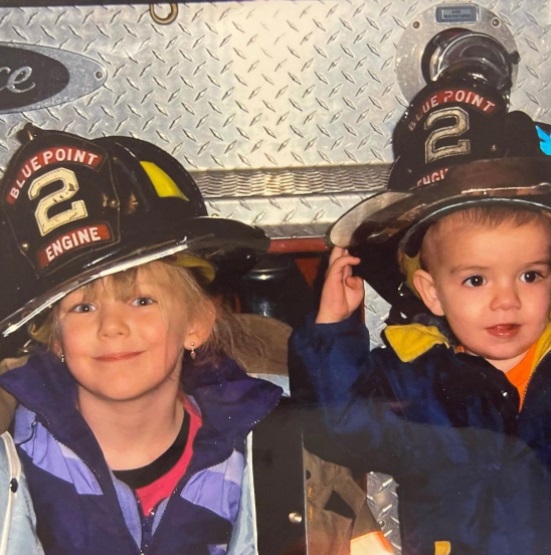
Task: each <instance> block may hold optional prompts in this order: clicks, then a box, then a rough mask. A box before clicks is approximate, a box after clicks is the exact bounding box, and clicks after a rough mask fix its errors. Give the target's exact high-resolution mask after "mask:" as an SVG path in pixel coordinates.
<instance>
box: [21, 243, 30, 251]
mask: <svg viewBox="0 0 551 555" xmlns="http://www.w3.org/2000/svg"><path fill="white" fill-rule="evenodd" d="M29 248H30V246H29V243H21V249H22V250H24V251H28V250H29Z"/></svg>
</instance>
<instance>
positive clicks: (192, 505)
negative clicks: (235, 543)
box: [0, 354, 281, 555]
mask: <svg viewBox="0 0 551 555" xmlns="http://www.w3.org/2000/svg"><path fill="white" fill-rule="evenodd" d="M182 379H183V382H184V388H185V390H186V392H187V393H188V395H189V397H190V399H191V401H192V402H194V403H195V404H196V405H197V407H198V408H199V410H200V412H201V416H202V421H203V423H202V427H201V428H200V429H199V431H198V433H197V436H196V438H195V442H194V451H193V456H192V459H191V461H190V464H189V468H188V470H187V473H186V474H185V476H184V477H183V478H182V479H181V480H180V483H179V484H178V486H177V488H176V490H175V491H174V492H173V494H172V495H171V497H169V498H168V499H167V500H165V501H163V502H162V503H160V504H159V506H158V507H157V508H156V510H155V512H154V515H153V516H150V517H148V518H147V519H144V518H143V517H141V516H140V512H139V509H138V504H137V501H136V498H135V496H134V493H133V492H132V490H131V489H130V488H129V487H128V486H127V485H126V484H124V483H123V482H121V481H119V480H117V479H116V478H115V477H114V476H113V474H112V473H111V472H110V470H109V468H108V467H107V464H106V462H105V459H104V457H103V454H102V452H101V450H100V447H99V445H98V443H97V441H96V439H95V438H94V436H93V434H92V431H91V430H90V428H89V426H88V425H87V424H86V422H85V421H84V419H83V418H82V416H81V415H80V413H79V412H78V411H77V410H76V408H75V406H76V404H75V400H76V383H75V381H74V379H73V377H72V376H71V374H70V373H69V372H68V370H67V368H66V366H65V365H64V364H61V363H60V362H59V361H58V360H57V359H56V357H53V356H52V355H50V354H44V355H39V356H33V357H31V358H30V359H29V360H28V361H27V363H26V364H25V365H24V366H21V367H19V368H15V369H13V370H10V371H8V372H6V373H5V374H3V375H2V376H0V386H1V387H4V388H5V389H6V390H8V391H9V392H10V393H12V394H13V395H14V396H15V397H16V399H17V400H18V401H19V403H20V405H19V406H18V408H17V411H16V416H15V428H14V439H15V442H16V445H17V446H18V450H19V453H20V456H21V460H22V463H23V465H24V468H25V471H26V474H27V480H28V483H29V489H30V492H31V497H32V499H33V503H34V506H35V510H36V515H37V526H38V535H39V537H40V539H41V541H42V543H43V545H44V550H45V552H46V554H50V555H74V554H75V553H78V554H79V555H98V554H100V553H101V554H109V555H119V554H120V555H131V554H132V555H133V554H136V555H137V554H138V553H140V554H141V553H143V554H146V555H176V554H178V555H186V554H188V555H203V554H204V555H213V554H216V555H218V554H223V553H225V552H226V548H227V544H228V540H229V538H230V534H231V531H232V527H233V523H234V522H235V519H236V516H237V510H238V506H239V499H240V494H241V480H242V473H243V468H244V449H245V438H246V436H247V434H248V433H249V431H250V430H251V428H252V427H253V426H254V425H255V424H256V423H257V422H258V421H260V420H261V419H262V418H264V417H265V416H266V415H267V414H268V413H269V412H270V411H271V410H272V409H273V408H274V406H275V405H276V404H277V402H278V400H279V398H280V394H281V389H280V388H278V387H277V386H274V385H272V384H270V383H268V382H265V381H263V380H258V379H254V378H251V377H249V376H247V375H246V374H245V373H244V372H243V370H242V369H241V368H240V367H239V366H238V365H237V364H236V363H234V362H233V361H231V360H229V359H224V360H223V361H222V363H221V364H220V365H219V366H218V367H216V368H208V367H202V368H197V369H194V368H188V367H187V366H186V368H185V369H184V371H183V372H182Z"/></svg>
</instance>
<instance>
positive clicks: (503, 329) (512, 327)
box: [486, 324, 520, 337]
mask: <svg viewBox="0 0 551 555" xmlns="http://www.w3.org/2000/svg"><path fill="white" fill-rule="evenodd" d="M519 329H520V324H496V325H495V326H490V327H489V328H486V331H487V332H488V333H489V334H490V335H494V336H496V337H511V336H512V335H515V334H516V333H517V332H518V330H519Z"/></svg>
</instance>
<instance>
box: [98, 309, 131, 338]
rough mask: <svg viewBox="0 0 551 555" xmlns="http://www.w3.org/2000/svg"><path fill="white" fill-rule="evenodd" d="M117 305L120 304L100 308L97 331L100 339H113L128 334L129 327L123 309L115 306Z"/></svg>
mask: <svg viewBox="0 0 551 555" xmlns="http://www.w3.org/2000/svg"><path fill="white" fill-rule="evenodd" d="M118 304H120V303H114V304H113V305H112V306H111V305H107V306H102V308H101V313H100V318H99V329H98V333H99V335H100V337H113V336H117V335H125V334H127V333H128V330H129V327H128V322H127V319H126V317H125V312H124V307H123V306H117V305H118Z"/></svg>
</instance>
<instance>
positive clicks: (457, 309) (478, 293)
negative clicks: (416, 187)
mask: <svg viewBox="0 0 551 555" xmlns="http://www.w3.org/2000/svg"><path fill="white" fill-rule="evenodd" d="M446 219H447V221H446V222H445V225H443V226H441V230H440V231H439V232H437V233H436V235H435V236H434V237H432V238H431V239H430V240H431V241H433V243H432V244H431V245H429V249H428V260H427V265H428V272H425V271H424V270H418V271H417V272H416V275H415V277H414V283H415V286H416V288H417V289H418V291H419V293H420V294H421V296H422V298H423V301H424V302H425V304H426V305H427V307H428V308H429V309H430V310H431V311H432V312H433V313H434V314H436V315H439V316H445V317H446V319H447V321H448V323H449V325H450V327H451V329H452V331H453V332H454V334H455V336H456V337H457V339H458V341H459V342H460V344H461V345H462V346H463V347H464V348H465V349H466V351H467V352H469V353H471V354H476V355H479V356H482V357H484V358H485V359H486V360H488V361H489V362H490V363H492V364H493V365H494V366H495V367H496V368H499V369H500V370H503V371H505V372H506V371H508V370H510V369H511V368H513V367H514V366H515V365H516V364H517V362H519V361H520V360H521V359H522V357H523V356H524V354H525V353H526V352H527V351H528V349H529V348H530V346H531V345H532V344H533V343H534V342H535V341H536V340H537V339H538V338H539V336H540V335H541V333H542V332H543V330H544V328H545V326H546V324H547V322H548V321H549V311H550V304H551V261H550V257H551V237H550V235H551V234H550V232H549V227H548V226H546V225H545V224H544V223H542V222H540V221H533V222H528V223H525V224H523V225H519V226H517V225H514V224H512V223H509V222H505V223H502V224H500V225H498V226H490V225H486V224H473V223H469V222H465V221H464V220H462V219H461V218H457V217H454V215H453V214H452V215H450V216H447V217H446Z"/></svg>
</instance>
